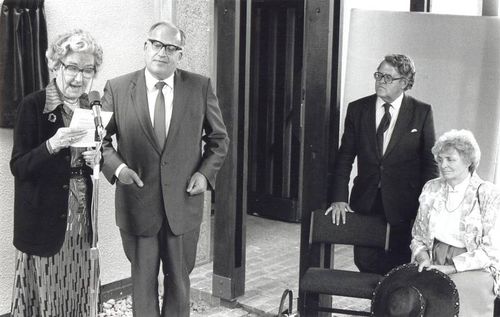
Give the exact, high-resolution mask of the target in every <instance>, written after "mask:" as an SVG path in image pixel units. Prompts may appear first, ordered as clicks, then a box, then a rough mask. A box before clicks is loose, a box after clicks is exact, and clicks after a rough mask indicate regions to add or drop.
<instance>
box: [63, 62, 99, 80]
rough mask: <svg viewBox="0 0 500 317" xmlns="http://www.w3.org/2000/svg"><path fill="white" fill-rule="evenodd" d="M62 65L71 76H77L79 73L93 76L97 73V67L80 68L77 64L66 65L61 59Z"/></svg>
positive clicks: (87, 76)
mask: <svg viewBox="0 0 500 317" xmlns="http://www.w3.org/2000/svg"><path fill="white" fill-rule="evenodd" d="M59 62H60V63H61V65H62V66H63V67H64V70H65V71H66V74H67V75H68V76H71V77H76V75H78V73H82V76H83V77H84V78H92V77H94V75H95V67H85V68H80V67H78V66H76V65H66V64H64V63H63V62H62V61H59Z"/></svg>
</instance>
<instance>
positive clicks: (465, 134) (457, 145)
mask: <svg viewBox="0 0 500 317" xmlns="http://www.w3.org/2000/svg"><path fill="white" fill-rule="evenodd" d="M451 148H452V149H455V150H457V152H458V154H459V155H460V157H462V159H463V160H464V161H466V162H470V163H471V164H470V166H469V172H470V173H471V174H472V173H473V172H474V171H475V170H476V168H477V166H478V165H479V160H480V158H481V150H480V149H479V144H477V141H476V138H474V135H473V134H472V132H470V131H469V130H463V129H462V130H455V129H453V130H450V131H448V132H445V133H444V134H443V135H441V136H440V137H439V139H438V140H437V141H436V144H434V147H433V148H432V154H434V158H435V159H436V160H437V158H438V155H439V154H441V153H443V152H444V151H446V150H448V149H451Z"/></svg>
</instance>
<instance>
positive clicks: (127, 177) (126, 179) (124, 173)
mask: <svg viewBox="0 0 500 317" xmlns="http://www.w3.org/2000/svg"><path fill="white" fill-rule="evenodd" d="M118 180H119V181H120V182H121V183H123V184H127V185H129V184H132V183H135V184H136V185H137V186H139V187H142V186H144V183H143V182H142V180H141V179H140V178H139V175H137V173H136V172H134V171H133V170H132V169H130V168H128V167H124V168H123V169H122V170H121V171H120V174H118Z"/></svg>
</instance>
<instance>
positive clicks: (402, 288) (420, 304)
mask: <svg viewBox="0 0 500 317" xmlns="http://www.w3.org/2000/svg"><path fill="white" fill-rule="evenodd" d="M458 310H459V301H458V291H457V289H456V287H455V283H453V281H452V280H451V279H450V277H449V276H448V275H446V274H444V273H443V272H441V271H438V270H425V269H424V270H423V271H422V272H418V266H417V265H416V264H404V265H401V266H398V267H396V268H394V269H392V270H391V271H390V272H389V273H387V274H386V275H385V276H384V278H383V279H382V280H381V281H380V282H379V283H378V285H377V287H376V288H375V291H374V293H373V298H372V305H371V314H372V316H376V317H400V316H401V317H402V316H409V317H424V316H425V317H448V316H449V317H452V316H458Z"/></svg>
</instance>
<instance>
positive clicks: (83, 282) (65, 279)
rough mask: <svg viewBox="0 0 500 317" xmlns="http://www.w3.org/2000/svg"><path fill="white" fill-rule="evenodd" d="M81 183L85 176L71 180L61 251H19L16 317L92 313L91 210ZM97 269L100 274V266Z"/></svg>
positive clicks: (14, 296) (14, 300)
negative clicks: (41, 253) (39, 253)
mask: <svg viewBox="0 0 500 317" xmlns="http://www.w3.org/2000/svg"><path fill="white" fill-rule="evenodd" d="M82 179H83V178H82ZM78 185H80V186H78ZM81 185H82V181H81V179H71V180H70V188H72V191H71V194H70V198H69V206H68V209H69V211H68V221H67V228H66V235H65V239H64V243H63V246H62V248H61V250H60V251H59V252H58V253H56V254H55V255H53V256H51V257H40V256H34V255H28V254H26V253H23V252H21V251H17V252H16V267H15V280H14V289H13V294H12V306H11V314H12V317H18V316H19V317H20V316H23V317H34V316H37V317H38V316H40V317H41V316H43V317H56V316H57V317H63V316H71V317H80V316H89V315H90V305H91V301H90V287H91V285H90V282H91V278H90V277H91V276H90V275H91V261H90V247H91V241H90V235H89V233H90V219H89V218H90V217H89V214H90V213H89V212H88V211H87V210H86V209H87V208H86V207H85V206H86V203H85V198H83V197H84V195H85V194H84V193H85V191H84V188H82V187H81ZM78 187H80V188H78ZM73 189H75V190H73ZM82 198H83V199H82ZM95 272H97V276H98V272H99V267H98V265H96V267H95Z"/></svg>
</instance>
